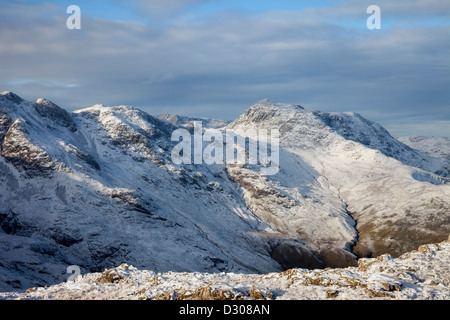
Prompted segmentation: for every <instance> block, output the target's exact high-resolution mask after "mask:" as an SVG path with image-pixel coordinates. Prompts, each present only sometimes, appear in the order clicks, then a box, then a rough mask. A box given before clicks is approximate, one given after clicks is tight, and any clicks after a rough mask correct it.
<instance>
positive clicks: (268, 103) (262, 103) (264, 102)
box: [252, 98, 305, 110]
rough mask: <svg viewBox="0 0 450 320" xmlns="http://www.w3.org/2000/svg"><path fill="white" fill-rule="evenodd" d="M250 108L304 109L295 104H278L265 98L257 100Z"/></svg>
mask: <svg viewBox="0 0 450 320" xmlns="http://www.w3.org/2000/svg"><path fill="white" fill-rule="evenodd" d="M252 107H266V108H267V107H269V108H277V109H282V108H285V109H302V110H304V109H305V108H303V107H302V106H300V105H297V104H289V103H279V102H274V101H272V100H270V99H267V98H266V99H262V100H259V101H258V102H256V103H255V104H254V105H253V106H252Z"/></svg>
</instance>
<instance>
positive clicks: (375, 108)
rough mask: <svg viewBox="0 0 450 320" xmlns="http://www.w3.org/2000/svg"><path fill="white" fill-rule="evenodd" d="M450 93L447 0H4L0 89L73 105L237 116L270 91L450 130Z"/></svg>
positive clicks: (414, 131) (383, 120)
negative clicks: (72, 20) (73, 16)
mask: <svg viewBox="0 0 450 320" xmlns="http://www.w3.org/2000/svg"><path fill="white" fill-rule="evenodd" d="M70 5H78V6H79V7H80V9H81V29H79V30H69V29H68V28H67V26H66V21H67V19H68V18H69V17H70V14H68V13H67V12H66V11H67V7H68V6H70ZM370 5H378V6H379V7H380V9H381V29H375V30H369V29H368V28H367V24H366V21H367V19H368V18H369V17H370V16H371V14H370V13H367V8H368V7H369V6H370ZM449 88H450V1H447V0H395V1H393V0H369V1H366V0H340V1H338V0H316V1H301V0H296V1H286V0H284V1H283V0H279V1H267V0H259V1H256V0H255V1H254V0H248V1H245V0H240V1H237V0H109V1H107V0H96V1H92V0H58V1H56V0H48V1H33V0H28V1H27V0H22V1H19V0H0V91H12V92H15V93H16V94H18V95H19V96H21V97H23V98H25V99H28V100H35V99H37V98H47V99H49V100H51V101H53V102H55V103H56V104H58V105H59V106H61V107H63V108H65V109H67V110H68V111H72V110H75V109H80V108H84V107H88V106H91V105H94V104H98V103H100V104H104V105H106V106H115V105H132V106H135V107H138V108H140V109H142V110H144V111H146V112H148V113H150V114H152V115H158V114H161V113H177V114H181V115H192V116H202V117H210V118H218V119H227V120H233V119H235V118H236V117H238V116H239V115H240V114H242V113H243V112H244V111H245V110H246V109H247V108H248V107H250V106H251V105H252V104H254V103H255V102H257V101H259V100H261V99H265V98H267V99H270V100H273V101H276V102H283V103H294V104H299V105H302V106H303V107H305V108H306V109H312V110H320V111H326V112H347V111H351V112H357V113H359V114H361V115H362V116H364V117H366V118H368V119H370V120H372V121H376V122H378V123H380V124H381V125H383V126H384V127H385V128H387V129H388V130H389V131H390V132H391V134H392V135H393V136H395V137H400V136H405V135H432V136H446V137H450V89H449Z"/></svg>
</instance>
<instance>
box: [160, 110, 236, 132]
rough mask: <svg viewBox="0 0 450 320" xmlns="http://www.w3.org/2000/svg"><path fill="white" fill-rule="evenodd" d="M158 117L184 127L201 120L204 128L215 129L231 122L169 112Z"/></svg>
mask: <svg viewBox="0 0 450 320" xmlns="http://www.w3.org/2000/svg"><path fill="white" fill-rule="evenodd" d="M157 118H159V119H162V120H166V121H169V122H171V123H173V124H175V125H178V126H183V127H192V126H193V123H194V121H200V122H201V123H202V126H203V127H204V128H213V129H220V128H223V127H225V126H226V125H227V124H229V123H230V122H231V121H227V120H219V119H208V118H199V117H187V116H180V115H177V114H169V113H163V114H160V115H158V116H157Z"/></svg>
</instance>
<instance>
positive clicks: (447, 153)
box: [398, 136, 450, 164]
mask: <svg viewBox="0 0 450 320" xmlns="http://www.w3.org/2000/svg"><path fill="white" fill-rule="evenodd" d="M398 140H399V141H401V142H403V143H404V144H406V145H408V146H410V147H411V148H413V149H416V150H419V151H422V152H425V153H427V154H429V155H431V156H434V157H438V158H442V159H444V161H447V164H448V163H449V162H450V139H449V138H447V137H425V136H409V137H400V138H398Z"/></svg>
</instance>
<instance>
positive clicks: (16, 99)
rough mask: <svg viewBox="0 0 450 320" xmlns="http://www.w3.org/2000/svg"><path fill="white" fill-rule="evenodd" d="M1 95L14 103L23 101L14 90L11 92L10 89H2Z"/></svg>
mask: <svg viewBox="0 0 450 320" xmlns="http://www.w3.org/2000/svg"><path fill="white" fill-rule="evenodd" d="M1 95H2V96H4V97H5V98H6V99H8V100H9V101H12V102H15V103H21V102H23V101H24V100H23V99H22V98H21V97H19V96H18V95H17V94H15V93H14V92H11V91H3V92H2V93H1Z"/></svg>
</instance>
